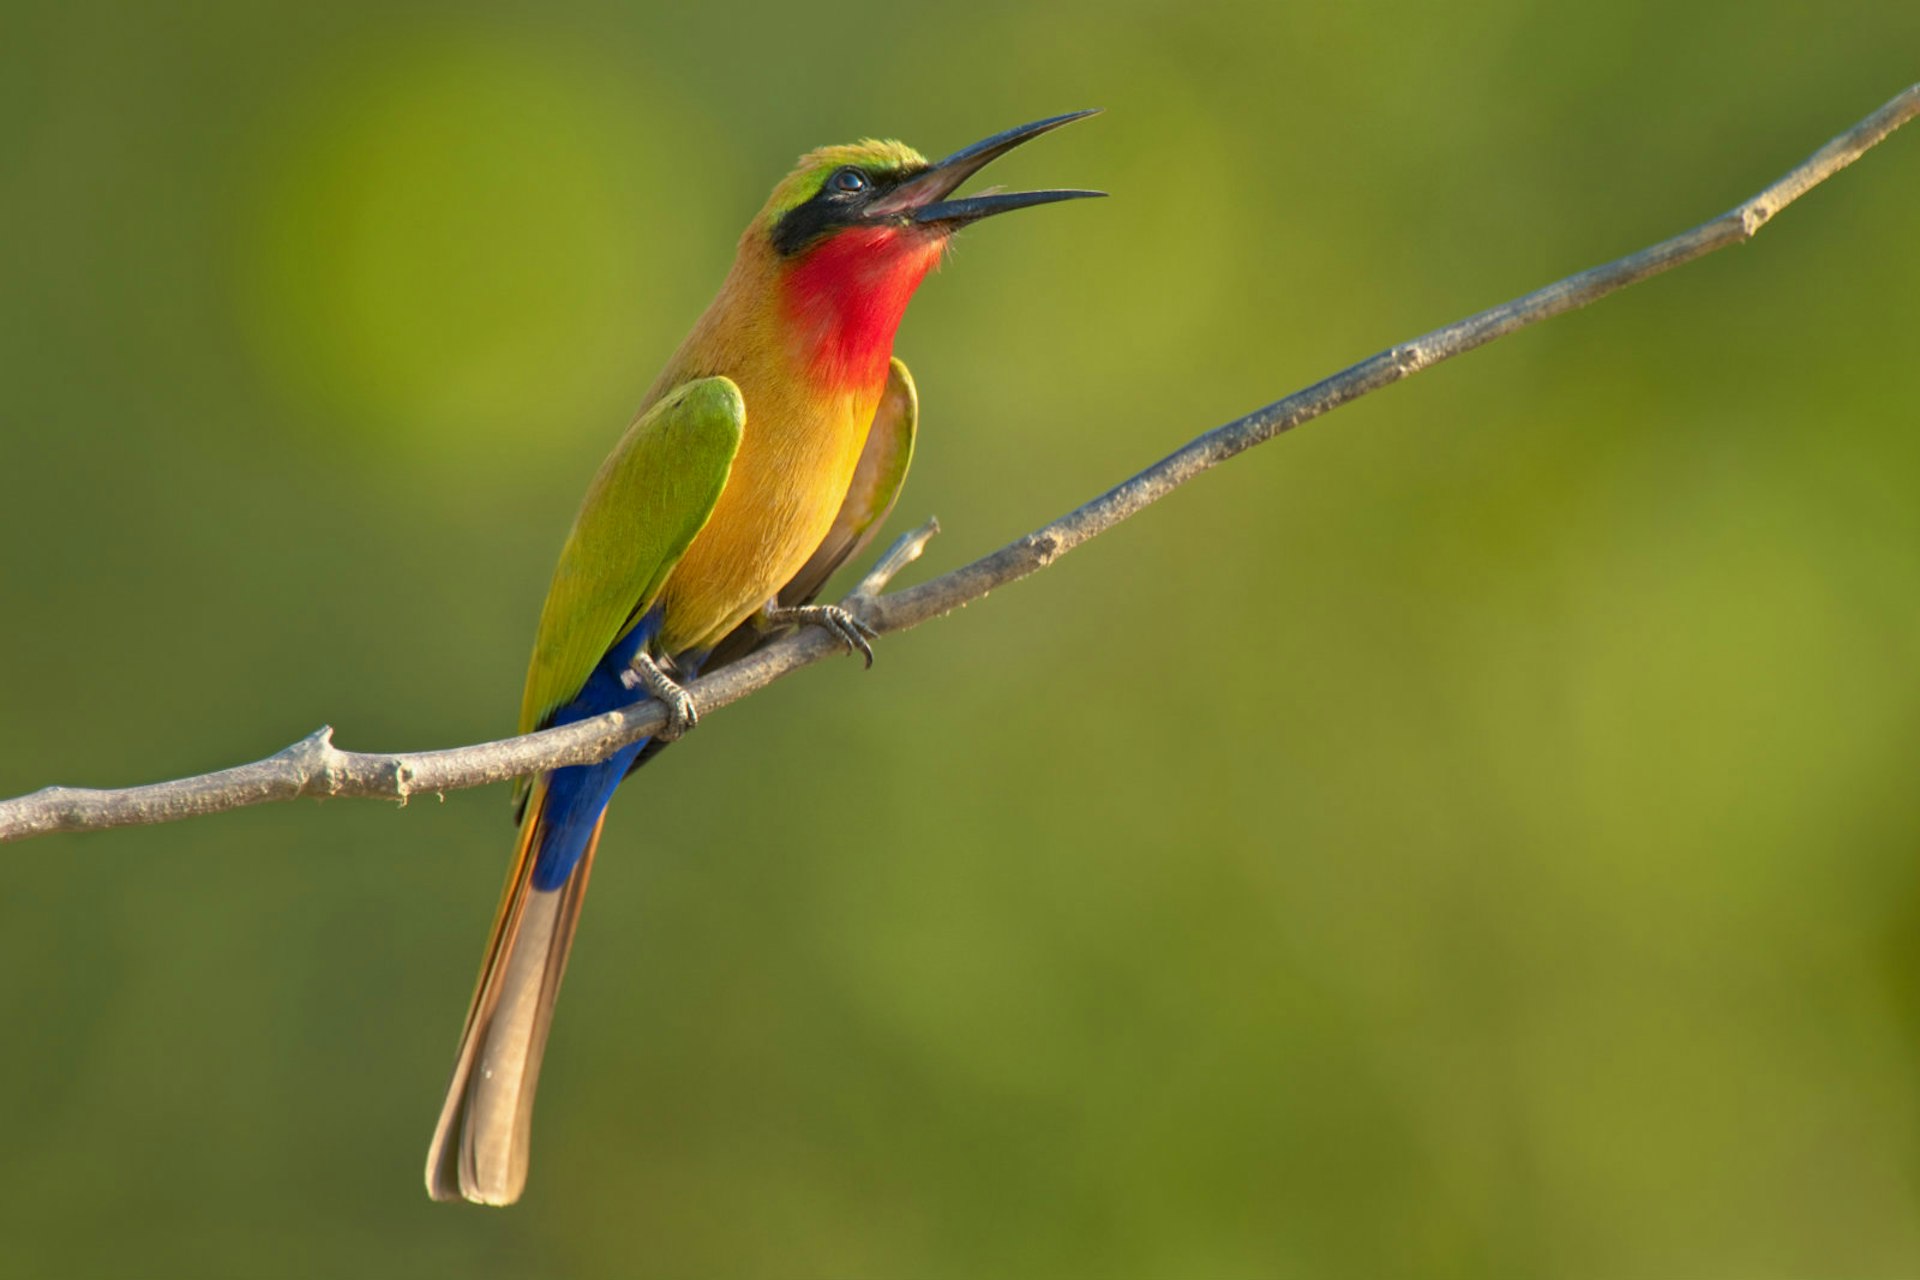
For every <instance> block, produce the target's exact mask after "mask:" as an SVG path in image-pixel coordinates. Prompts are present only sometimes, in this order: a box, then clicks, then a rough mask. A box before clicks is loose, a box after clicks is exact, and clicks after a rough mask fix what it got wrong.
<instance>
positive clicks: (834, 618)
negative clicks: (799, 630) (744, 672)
mask: <svg viewBox="0 0 1920 1280" xmlns="http://www.w3.org/2000/svg"><path fill="white" fill-rule="evenodd" d="M759 621H760V629H761V630H762V631H772V630H775V629H777V628H779V627H819V628H821V629H822V630H824V631H825V632H826V633H827V634H828V635H830V636H832V637H833V638H834V639H835V640H838V641H839V642H840V643H841V644H842V645H845V646H846V650H847V652H848V653H857V654H859V655H860V656H861V657H863V658H865V659H866V660H867V665H868V666H869V667H871V666H872V665H873V645H872V644H871V643H870V642H871V641H872V640H874V639H875V638H877V637H878V636H879V634H880V633H879V632H877V631H875V630H874V629H873V628H872V627H870V626H868V625H867V624H866V623H864V622H862V621H860V619H858V618H856V617H854V616H853V614H851V613H850V612H848V611H847V610H845V609H842V608H841V607H840V606H839V605H837V604H801V605H792V606H788V605H783V604H781V603H780V601H779V600H778V599H773V600H769V601H767V605H766V607H765V608H764V609H762V610H761V611H760V619H759Z"/></svg>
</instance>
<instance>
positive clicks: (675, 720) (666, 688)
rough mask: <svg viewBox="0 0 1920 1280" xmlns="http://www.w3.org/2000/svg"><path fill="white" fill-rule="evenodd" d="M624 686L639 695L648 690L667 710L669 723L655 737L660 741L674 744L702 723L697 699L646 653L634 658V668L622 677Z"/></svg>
mask: <svg viewBox="0 0 1920 1280" xmlns="http://www.w3.org/2000/svg"><path fill="white" fill-rule="evenodd" d="M620 683H621V684H623V685H625V686H626V687H627V688H629V689H632V690H634V691H635V692H638V691H639V690H641V689H645V690H646V691H647V692H648V693H649V694H651V695H652V696H653V697H654V698H657V699H658V700H659V702H660V705H661V706H663V707H665V708H666V709H667V723H666V724H665V725H664V726H662V728H661V730H660V732H658V733H656V734H654V735H653V736H654V737H656V738H658V739H660V741H662V742H672V741H673V740H674V739H675V738H678V737H680V736H681V735H683V734H685V733H686V732H687V730H689V729H691V728H693V727H694V726H695V725H697V724H699V723H700V708H699V706H698V705H697V704H695V702H694V700H693V695H692V694H690V693H688V692H687V691H686V690H685V689H683V688H681V687H680V685H679V684H677V683H675V681H674V679H673V677H672V676H670V675H668V674H667V673H666V672H665V671H663V670H662V669H661V667H660V664H659V663H658V662H655V661H654V660H653V658H652V656H651V655H649V654H647V653H646V652H644V651H643V652H640V653H637V654H635V655H634V656H633V665H632V666H630V667H628V668H627V669H626V670H625V671H622V672H621V673H620Z"/></svg>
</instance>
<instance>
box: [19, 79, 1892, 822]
mask: <svg viewBox="0 0 1920 1280" xmlns="http://www.w3.org/2000/svg"><path fill="white" fill-rule="evenodd" d="M1916 115H1920V84H1916V85H1914V86H1912V87H1911V88H1909V89H1907V91H1906V92H1904V93H1902V94H1900V95H1899V96H1898V97H1896V98H1894V99H1893V100H1892V101H1890V102H1888V103H1887V104H1886V105H1885V106H1883V107H1881V108H1880V109H1879V110H1878V111H1876V112H1874V113H1873V114H1872V115H1870V116H1868V117H1867V118H1866V119H1864V120H1862V121H1860V123H1858V124H1856V125H1854V126H1853V127H1852V128H1851V129H1848V130H1847V131H1846V132H1845V133H1842V134H1840V135H1839V136H1838V137H1836V138H1834V139H1833V140H1832V141H1831V142H1829V143H1827V144H1826V145H1825V146H1824V147H1821V148H1820V149H1819V150H1818V151H1816V152H1814V153H1813V154H1812V155H1811V156H1809V157H1808V158H1807V159H1806V160H1805V161H1803V162H1802V163H1800V164H1799V165H1797V166H1795V167H1794V168H1793V169H1792V170H1790V171H1789V172H1788V173H1787V174H1786V175H1785V176H1784V177H1782V178H1781V179H1780V180H1779V181H1777V182H1775V183H1773V184H1772V185H1771V186H1769V187H1767V188H1766V189H1765V190H1764V191H1761V192H1760V193H1759V194H1758V195H1756V196H1754V197H1753V198H1752V199H1750V200H1747V201H1746V202H1745V203H1743V204H1740V205H1738V206H1736V207H1734V208H1733V209H1730V210H1728V211H1727V212H1726V213H1723V214H1721V215H1720V216H1719V217H1717V218H1715V219H1713V220H1712V221H1710V222H1705V223H1702V224H1701V225H1700V226H1697V227H1695V228H1693V229H1692V230H1691V231H1686V232H1682V233H1681V234H1680V235H1677V236H1674V237H1673V238H1671V239H1669V240H1663V241H1661V242H1660V243H1659V244H1656V245H1653V246H1651V247H1649V248H1646V249H1642V250H1640V251H1639V252H1638V253H1634V254H1629V255H1628V256H1626V257H1624V258H1620V259H1618V260H1616V261H1613V262H1609V263H1607V264H1606V265H1604V266H1599V267H1594V268H1593V269H1591V270H1589V271H1583V272H1581V273H1580V274H1578V275H1574V276H1569V277H1567V278H1566V279H1564V280H1561V281H1558V282H1557V283H1554V284H1550V285H1547V286H1546V287H1545V288H1542V289H1536V290H1535V291H1534V292H1532V293H1529V294H1527V295H1525V296H1524V297H1520V298H1516V299H1514V300H1512V301H1511V302H1505V303H1502V304H1500V305H1499V306H1497V307H1491V308H1489V309H1487V310H1485V311H1482V312H1480V313H1479V314H1477V315H1472V316H1468V317H1467V318H1466V319H1464V320H1460V321H1458V322H1456V323H1454V324H1450V325H1448V326H1446V327H1445V328H1443V329H1436V330H1434V331H1433V332H1432V333H1428V334H1425V335H1423V336H1421V337H1418V338H1415V339H1413V340H1412V341H1411V342H1405V343H1401V344H1400V345H1399V346H1395V347H1390V348H1388V349H1387V350H1385V351H1382V352H1380V353H1379V354H1378V355H1375V356H1372V357H1370V358H1369V359H1366V360H1363V361H1361V362H1360V363H1359V364H1356V365H1354V366H1353V367H1351V368H1349V369H1345V370H1342V371H1341V372H1339V373H1337V374H1335V375H1333V376H1332V377H1330V378H1327V379H1326V380H1325V381H1322V382H1318V383H1316V384H1314V385H1313V386H1311V387H1308V388H1306V389H1305V390H1304V391H1298V392H1295V393H1294V394H1293V395H1290V396H1288V397H1287V398H1286V399H1284V400H1278V401H1275V402H1274V403H1273V404H1270V405H1267V406H1266V407H1265V408H1262V409H1256V410H1254V411H1253V412H1252V413H1249V414H1247V415H1246V416H1245V417H1243V418H1239V419H1236V420H1235V421H1233V422H1230V423H1228V424H1226V425H1225V426H1223V427H1219V428H1217V429H1215V430H1213V431H1209V432H1207V433H1206V434H1205V435H1203V436H1200V437H1198V438H1197V439H1195V440H1193V441H1192V442H1190V443H1189V444H1187V445H1186V446H1185V447H1184V448H1182V449H1180V450H1179V451H1178V452H1176V453H1173V454H1171V455H1170V456H1168V457H1166V458H1164V459H1162V460H1161V461H1160V462H1157V463H1155V464H1154V465H1153V466H1151V467H1149V468H1147V469H1146V470H1145V471H1142V472H1141V473H1140V474H1138V475H1136V476H1134V477H1133V478H1132V479H1130V480H1128V481H1126V482H1125V483H1123V484H1120V485H1117V486H1116V487H1114V488H1112V489H1109V490H1108V491H1107V492H1106V493H1103V494H1101V495H1100V496H1099V497H1097V498H1095V499H1093V500H1092V501H1091V502H1088V503H1087V504H1085V505H1084V506H1081V507H1079V508H1077V509H1076V510H1074V511H1070V512H1068V513H1067V514H1066V515H1064V516H1062V517H1061V518H1060V519H1058V520H1055V521H1054V522H1053V523H1051V524H1049V525H1046V526H1045V527H1044V528H1041V529H1037V530H1035V531H1034V532H1032V533H1030V534H1028V535H1027V536H1026V537H1024V538H1021V539H1019V540H1018V541H1016V542H1013V543H1011V544H1009V545H1007V546H1005V547H1002V548H1001V549H1000V550H998V551H996V552H994V553H993V554H992V555H989V556H986V557H984V558H982V559H979V560H976V561H974V562H973V563H972V564H969V565H965V566H963V567H961V568H959V569H955V570H954V571H952V572H951V573H947V574H943V575H942V576H940V577H938V578H934V579H933V580H931V581H929V582H924V583H921V584H920V585H919V586H917V587H911V588H908V589H906V590H902V591H898V592H895V593H893V594H892V595H883V594H881V593H882V592H883V591H884V590H885V588H886V585H887V583H888V582H889V581H891V580H892V578H893V576H894V575H895V574H896V573H898V572H899V571H900V570H901V569H903V568H905V567H906V566H907V565H908V564H910V563H911V562H912V561H913V560H914V559H916V558H917V557H918V556H919V554H920V552H921V551H922V550H923V549H924V548H925V546H926V543H927V540H928V539H929V538H931V537H932V536H933V534H934V533H935V532H937V530H938V526H937V525H934V524H929V525H928V526H927V527H926V528H924V529H920V530H917V531H915V532H914V533H911V534H908V535H907V536H906V537H904V538H902V539H901V540H900V541H899V542H898V543H896V544H895V545H894V547H893V549H892V550H891V551H889V552H888V553H887V555H886V556H885V557H884V558H883V559H882V561H881V562H880V564H879V565H877V566H876V567H875V569H874V571H873V572H872V573H870V574H868V576H867V578H866V579H865V580H864V581H862V582H861V584H860V586H859V587H858V588H857V589H856V590H855V591H854V593H853V595H852V596H850V597H849V598H848V607H849V608H851V609H853V610H854V612H855V613H856V614H857V615H858V616H859V617H861V618H862V619H863V620H864V621H866V623H867V624H868V625H869V626H871V627H872V628H873V629H874V631H875V632H877V633H880V634H883V635H884V634H886V633H887V632H891V631H904V630H906V629H907V628H909V627H914V626H918V625H919V624H920V623H922V622H925V621H927V620H929V619H931V618H937V617H939V616H941V615H942V614H945V613H950V612H952V611H953V610H955V609H958V608H960V607H961V606H962V605H966V604H970V603H972V602H973V601H975V600H979V599H982V598H983V597H985V596H986V595H987V593H988V592H990V591H992V590H993V589H994V588H996V587H1001V586H1005V585H1006V584H1007V583H1009V582H1014V581H1017V580H1018V579H1020V578H1024V577H1026V576H1027V575H1028V574H1031V573H1036V572H1038V571H1039V570H1041V569H1044V568H1046V567H1047V566H1048V565H1050V564H1052V563H1053V562H1054V561H1055V560H1057V559H1059V558H1060V557H1061V556H1063V555H1065V554H1066V553H1067V552H1069V551H1071V550H1073V549H1074V548H1075V547H1077V546H1079V545H1081V544H1082V543H1084V542H1086V541H1087V540H1088V539H1090V538H1094V537H1097V536H1098V535H1100V534H1102V533H1105V532H1106V531H1107V530H1108V529H1111V528H1113V526H1115V525H1117V524H1119V523H1120V522H1121V521H1122V520H1125V519H1126V518H1127V517H1129V516H1131V515H1133V514H1135V513H1136V512H1138V511H1140V510H1141V509H1142V508H1144V507H1147V506H1149V505H1151V504H1152V503H1155V502H1158V501H1159V500H1160V499H1161V498H1163V497H1165V496H1166V495H1167V494H1168V493H1171V492H1172V491H1173V490H1174V489H1176V488H1178V487H1179V486H1180V485H1183V484H1185V483H1186V482H1187V481H1189V480H1191V479H1193V478H1194V477H1195V476H1197V475H1199V474H1200V473H1201V472H1203V471H1206V470H1209V469H1210V468H1212V467H1215V466H1218V465H1219V464H1220V463H1222V462H1224V461H1226V460H1227V459H1228V458H1231V457H1234V456H1235V455H1236V454H1240V453H1244V452H1245V451H1246V450H1248V449H1251V448H1252V447H1253V446H1254V445H1257V444H1261V443H1264V442H1265V441H1268V440H1271V439H1273V437H1275V436H1277V435H1279V434H1280V433H1281V432H1283V431H1290V430H1292V429H1293V428H1294V427H1297V426H1299V425H1300V424H1301V423H1303V422H1307V421H1310V420H1311V419H1313V418H1317V417H1319V416H1320V415H1321V414H1323V413H1326V412H1328V411H1329V410H1331V409H1336V408H1338V407H1340V406H1341V405H1343V404H1346V403H1347V402H1348V401H1350V400H1355V399H1358V398H1359V397H1360V396H1363V395H1366V394H1367V393H1368V392H1371V391H1377V390H1379V389H1380V388H1381V387H1385V386H1388V385H1390V384H1392V383H1395V382H1398V381H1400V380H1401V379H1402V378H1407V377H1411V376H1412V375H1414V374H1416V373H1418V372H1420V371H1421V370H1422V369H1425V368H1428V367H1429V366H1432V365H1435V364H1438V363H1439V362H1440V361H1442V360H1449V359H1452V358H1453V357H1454V356H1457V355H1460V354H1462V353H1464V352H1467V351H1471V350H1473V349H1474V348H1475V347H1479V346H1484V345H1485V344H1486V343H1489V342H1492V341H1493V340H1494V339H1496V338H1502V337H1505V336H1506V335H1507V334H1510V333H1513V332H1515V331H1516V330H1519V329H1524V328H1526V327H1527V326H1529V325H1535V324H1539V323H1540V322H1541V321H1543V320H1549V319H1551V318H1553V317H1554V316H1557V315H1561V314H1562V313H1564V312H1568V311H1572V310H1574V309H1575V308H1576V307H1583V306H1585V305H1587V304H1588V303H1590V302H1593V301H1595V300H1597V299H1599V298H1603V297H1605V296H1606V295H1608V294H1610V293H1613V292H1616V291H1617V290H1620V289H1624V288H1626V287H1627V286H1628V285H1630V284H1635V283H1637V282H1639V281H1641V280H1644V279H1646V278H1647V277H1649V276H1654V275H1658V274H1660V273H1661V272H1663V271H1669V270H1672V269H1673V268H1674V267H1677V266H1680V265H1682V264H1684V263H1688V262H1692V261H1693V260H1694V259H1696V258H1700V257H1703V256H1705V255H1706V254H1709V253H1712V252H1713V251H1714V250H1716V249H1721V248H1725V247H1726V246H1727V245H1730V244H1740V243H1744V242H1745V241H1747V240H1750V239H1752V238H1753V236H1754V235H1755V234H1756V233H1758V232H1759V230H1760V228H1761V227H1763V226H1765V225H1766V223H1767V221H1768V220H1769V219H1771V218H1772V217H1773V216H1774V215H1775V214H1776V213H1778V212H1780V210H1782V209H1784V208H1785V207H1786V206H1787V205H1789V204H1791V203H1792V202H1793V201H1795V200H1797V199H1799V198H1800V197H1801V196H1802V195H1804V194H1806V192H1808V191H1809V190H1811V189H1812V188H1813V187H1815V186H1817V185H1819V184H1820V183H1821V182H1824V181H1825V180H1826V179H1828V178H1830V177H1832V176H1833V175H1834V174H1836V173H1838V172H1839V171H1840V170H1842V169H1844V168H1846V167H1847V166H1848V165H1850V164H1852V163H1853V162H1854V161H1855V160H1857V159H1858V158H1859V157H1860V156H1862V155H1863V154H1865V153H1866V151H1867V150H1868V149H1869V148H1870V147H1873V146H1874V145H1876V144H1877V143H1879V142H1880V141H1881V140H1882V139H1884V138H1885V137H1886V136H1887V135H1888V134H1890V133H1892V132H1893V131H1894V130H1895V129H1897V128H1899V127H1900V126H1901V125H1902V124H1905V123H1906V122H1907V121H1909V120H1911V119H1913V118H1914V117H1915V116H1916ZM842 652H844V650H842V649H841V647H840V646H839V645H838V644H837V643H836V642H835V641H834V640H833V639H831V638H830V637H828V636H827V635H825V634H824V633H822V632H820V631H818V630H814V629H808V630H806V631H803V632H800V633H797V634H795V635H791V636H788V637H786V638H784V639H782V640H778V641H776V642H774V643H772V644H770V645H768V646H766V647H765V648H763V649H760V650H758V651H757V652H755V653H753V654H751V655H750V656H748V657H746V658H743V659H741V660H740V661H739V662H736V663H734V664H732V665H730V666H727V667H725V668H723V669H721V670H719V671H716V672H714V673H713V674H712V675H709V676H706V677H704V678H703V679H701V680H698V681H696V682H695V683H694V684H692V685H691V686H690V687H689V688H690V692H691V693H692V694H693V695H694V697H695V698H696V699H697V700H698V703H699V705H700V707H701V708H702V710H703V711H711V710H714V709H716V708H719V707H724V706H727V705H728V704H729V703H733V702H738V701H739V700H740V699H741V698H744V697H746V696H747V695H748V694H751V693H753V692H755V691H757V690H759V689H762V688H764V687H766V686H767V685H769V684H771V683H773V682H774V681H775V680H777V679H779V678H780V677H782V676H784V675H787V674H789V673H790V672H793V671H797V670H798V669H800V668H801V667H804V666H809V665H811V664H812V663H815V662H818V661H819V660H821V659H822V658H826V657H831V656H833V655H835V654H839V653H842ZM665 720H666V717H665V714H664V712H663V711H662V709H661V707H660V705H659V704H658V703H657V702H652V701H647V702H642V703H638V704H636V705H634V706H632V707H629V708H625V709H623V710H619V711H612V712H608V713H607V714H605V715H602V716H596V717H595V718H593V719H591V720H584V721H581V722H579V723H577V724H571V725H566V726H564V727H561V728H557V729H546V730H543V731H541V732H539V733H532V734H527V735H526V736H524V737H518V738H508V739H504V740H502V741H498V742H485V743H480V744H478V745H476V746H468V747H455V748H451V749H448V750H442V751H422V752H416V753H410V754H399V755H379V754H366V753H360V752H352V751H342V750H340V749H339V748H338V747H335V746H334V745H333V730H332V729H331V728H321V729H319V730H317V731H316V732H314V733H313V734H311V735H309V736H308V737H306V738H303V739H301V740H300V741H299V742H297V743H295V744H293V745H292V746H290V747H288V748H287V749H286V750H284V751H281V752H279V753H277V754H275V755H272V756H269V757H267V758H266V759H264V760H259V761H255V762H254V763H252V764H245V765H240V766H239V767H237V768H233V769H223V770H220V771H219V772H217V773H209V774H202V775H200V776H198V777H192V778H182V779H179V780H177V781H174V782H160V783H154V784H152V785H149V786H142V787H128V788H125V789H123V790H117V791H97V790H89V789H84V788H75V787H48V788H46V789H45V790H42V791H37V792H34V793H33V794H32V795H28V796H22V797H20V798H18V799H14V800H7V801H0V842H4V841H8V840H21V839H25V838H26V837H28V836H35V835H44V834H46V833H48V832H53V831H82V830H98V829H101V828H105V827H121V826H136V825H147V824H152V823H160V822H174V821H178V820H179V819H182V818H190V817H196V816H198V815H200V814H207V813H220V812H224V811H225V810H228V809H238V808H243V807H245V806H248V805H256V804H264V803H266V802H268V801H271V800H292V799H296V798H298V797H300V796H314V797H328V796H378V797H383V798H386V799H392V800H399V801H401V802H403V803H404V802H405V801H406V799H407V798H408V797H409V796H412V795H417V794H421V793H438V792H445V791H455V790H459V789H461V788H464V787H478V786H485V785H486V784H488V783H492V782H503V781H506V780H507V779H509V778H514V777H519V776H521V775H523V774H529V773H537V772H540V771H542V770H546V769H553V768H558V767H559V766H562V765H569V764H585V763H588V762H591V761H595V760H601V759H604V758H606V757H607V756H609V755H611V754H612V753H613V752H614V751H616V750H618V749H619V748H620V747H621V746H623V745H625V744H626V743H629V742H631V741H633V740H634V739H635V738H640V737H645V736H647V735H650V734H652V733H654V732H656V731H658V730H659V729H660V727H661V726H662V725H663V724H664V723H665Z"/></svg>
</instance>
